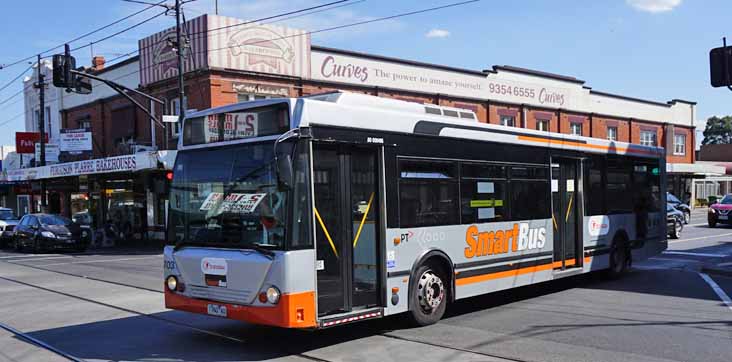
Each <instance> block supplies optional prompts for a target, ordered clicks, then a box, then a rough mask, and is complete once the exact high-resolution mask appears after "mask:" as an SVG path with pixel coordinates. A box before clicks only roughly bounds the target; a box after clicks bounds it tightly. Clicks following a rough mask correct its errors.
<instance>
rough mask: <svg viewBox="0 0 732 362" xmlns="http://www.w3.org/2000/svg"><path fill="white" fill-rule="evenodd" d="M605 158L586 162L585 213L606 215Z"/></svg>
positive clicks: (591, 159) (591, 158)
mask: <svg viewBox="0 0 732 362" xmlns="http://www.w3.org/2000/svg"><path fill="white" fill-rule="evenodd" d="M604 170H605V157H603V156H592V157H590V158H589V159H587V161H585V213H586V214H587V215H588V216H589V215H605V186H604V185H605V181H604V180H603V171H604Z"/></svg>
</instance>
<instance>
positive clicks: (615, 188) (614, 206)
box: [605, 157, 633, 214]
mask: <svg viewBox="0 0 732 362" xmlns="http://www.w3.org/2000/svg"><path fill="white" fill-rule="evenodd" d="M631 166H632V162H630V160H628V159H627V158H622V157H608V158H607V186H606V188H605V200H607V213H608V214H620V213H631V212H633V195H632V194H631V190H630V188H631V177H630V173H631Z"/></svg>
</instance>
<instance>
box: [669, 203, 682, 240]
mask: <svg viewBox="0 0 732 362" xmlns="http://www.w3.org/2000/svg"><path fill="white" fill-rule="evenodd" d="M666 226H667V228H666V231H667V233H668V236H669V237H670V238H671V239H678V238H680V237H681V232H682V231H683V230H684V213H683V212H682V211H681V210H677V209H676V208H674V206H673V205H672V204H670V203H667V204H666Z"/></svg>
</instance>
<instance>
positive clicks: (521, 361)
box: [0, 260, 536, 362]
mask: <svg viewBox="0 0 732 362" xmlns="http://www.w3.org/2000/svg"><path fill="white" fill-rule="evenodd" d="M2 261H3V262H5V263H7V264H12V265H15V266H20V267H25V268H30V269H35V270H41V271H45V272H50V273H56V274H60V275H66V276H70V277H75V278H80V279H86V280H91V281H95V282H100V283H107V284H111V285H116V286H122V287H127V288H132V289H136V290H142V291H146V292H154V293H158V294H164V293H163V291H161V290H156V289H152V288H146V287H141V286H137V285H133V284H128V283H123V282H116V281H110V280H106V279H101V278H97V277H90V276H87V275H83V274H76V273H70V272H64V271H59V270H54V269H49V268H44V267H42V266H36V265H28V264H24V263H18V262H15V261H8V260H2ZM0 280H5V281H8V282H12V283H16V284H20V285H23V286H26V287H30V288H35V289H39V290H43V291H45V292H50V293H55V294H58V295H62V296H65V297H68V298H73V299H76V300H80V301H83V302H87V303H93V304H96V305H99V306H103V307H107V308H112V309H116V310H119V311H122V312H126V313H130V314H134V315H137V316H141V317H147V318H151V319H154V320H157V321H161V322H165V323H170V324H173V325H175V326H178V327H182V328H186V329H189V330H193V331H196V332H199V333H204V334H207V335H210V336H214V337H218V338H222V339H226V340H228V341H231V342H235V343H241V344H246V343H247V341H246V340H244V339H241V338H237V337H233V336H229V335H226V334H222V333H218V332H215V331H211V330H207V329H201V328H197V327H195V326H192V325H190V324H186V323H181V322H178V321H174V320H171V319H167V318H163V317H160V316H156V315H152V314H148V313H143V312H139V311H136V310H133V309H129V308H125V307H122V306H118V305H114V304H109V303H105V302H100V301H97V300H93V299H90V298H86V297H82V296H78V295H74V294H70V293H66V292H63V291H59V290H55V289H51V288H46V287H43V286H40V285H35V284H32V283H27V282H24V281H21V280H16V279H12V278H8V277H4V276H0ZM0 327H2V328H4V329H6V330H8V331H10V329H7V328H5V327H4V326H3V325H2V323H1V322H0ZM10 328H12V327H10ZM16 332H18V333H22V332H20V331H17V330H15V332H11V333H13V334H17V333H16ZM373 335H376V336H381V337H385V338H390V339H396V340H401V341H405V342H411V343H417V344H421V345H425V346H430V347H435V348H442V349H447V350H452V351H455V352H460V353H470V354H475V355H480V356H485V357H488V358H493V359H500V360H504V361H512V362H536V361H530V360H524V359H516V358H513V357H507V356H502V355H496V354H491V353H485V352H480V351H475V350H470V349H465V348H459V347H453V346H448V345H444V344H439V343H431V342H425V341H421V340H417V339H411V338H406V337H402V336H397V335H393V334H388V333H375V334H373ZM18 336H19V337H21V338H24V339H27V338H25V337H24V336H22V335H18ZM30 338H33V337H30ZM27 340H29V341H30V339H27ZM38 342H40V343H44V342H43V341H38ZM31 343H33V344H36V345H40V344H38V343H36V342H31ZM43 348H45V347H43ZM52 351H53V350H52ZM59 351H60V350H59ZM60 352H61V353H65V352H63V351H60ZM54 353H55V352H54ZM68 355H69V356H71V355H70V354H68ZM291 355H293V356H297V357H301V358H303V359H306V360H309V361H317V362H332V361H330V360H327V359H323V358H319V357H315V356H311V355H308V354H305V353H302V352H300V353H298V352H293V353H292V354H291ZM71 357H73V356H71ZM73 358H76V359H69V360H71V361H81V362H84V360H82V359H78V358H77V357H73Z"/></svg>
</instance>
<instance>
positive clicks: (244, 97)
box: [236, 93, 272, 102]
mask: <svg viewBox="0 0 732 362" xmlns="http://www.w3.org/2000/svg"><path fill="white" fill-rule="evenodd" d="M270 98H272V96H270V95H265V94H254V93H239V94H237V95H236V100H237V101H239V102H250V101H258V100H262V99H270Z"/></svg>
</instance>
